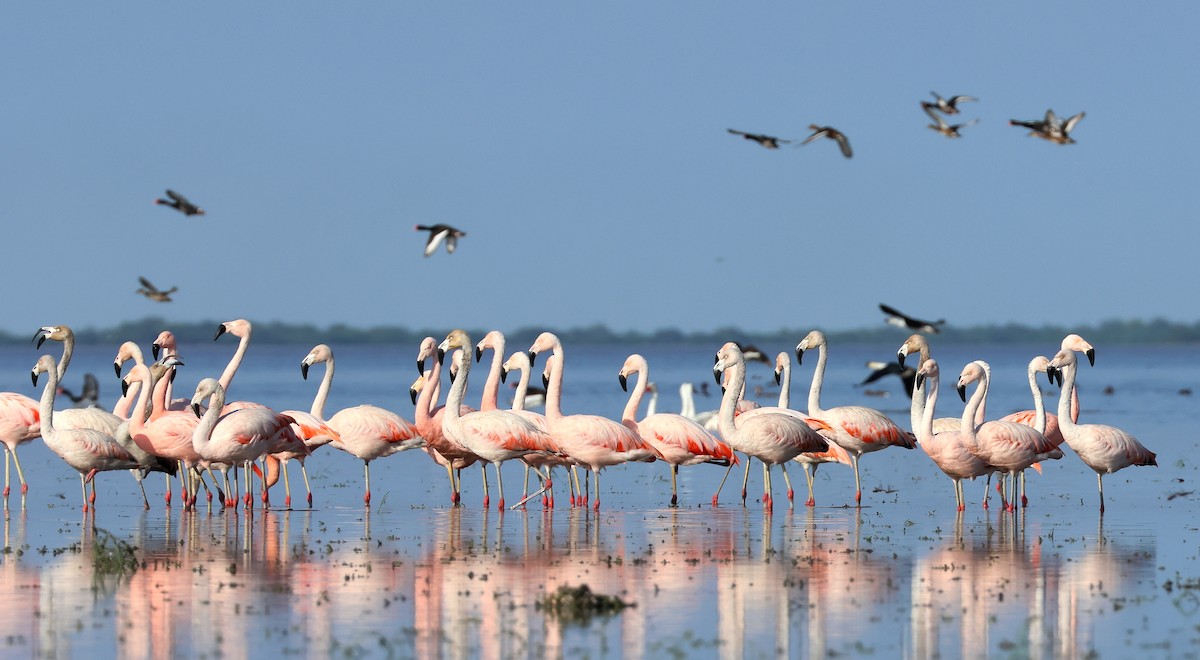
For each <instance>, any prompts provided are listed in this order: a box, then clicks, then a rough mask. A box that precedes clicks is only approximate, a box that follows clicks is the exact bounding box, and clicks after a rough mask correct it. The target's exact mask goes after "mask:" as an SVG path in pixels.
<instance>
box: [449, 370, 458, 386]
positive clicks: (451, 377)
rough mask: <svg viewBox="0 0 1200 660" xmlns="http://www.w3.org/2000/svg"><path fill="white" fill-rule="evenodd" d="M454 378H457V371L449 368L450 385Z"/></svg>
mask: <svg viewBox="0 0 1200 660" xmlns="http://www.w3.org/2000/svg"><path fill="white" fill-rule="evenodd" d="M456 378H458V372H457V371H454V370H453V369H451V370H450V384H451V385H453V384H454V379H456Z"/></svg>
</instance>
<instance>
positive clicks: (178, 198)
mask: <svg viewBox="0 0 1200 660" xmlns="http://www.w3.org/2000/svg"><path fill="white" fill-rule="evenodd" d="M167 197H168V198H169V199H163V198H161V197H160V198H158V199H156V200H154V203H155V204H161V205H163V206H169V207H171V208H173V209H175V210H176V211H179V212H180V213H182V214H184V215H204V209H202V208H200V207H199V206H196V205H195V204H193V203H191V202H189V201H188V199H187V197H184V196H183V195H180V194H179V193H177V192H175V191H174V190H167Z"/></svg>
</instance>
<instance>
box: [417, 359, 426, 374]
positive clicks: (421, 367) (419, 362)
mask: <svg viewBox="0 0 1200 660" xmlns="http://www.w3.org/2000/svg"><path fill="white" fill-rule="evenodd" d="M417 373H418V374H420V375H422V376H424V375H425V360H417Z"/></svg>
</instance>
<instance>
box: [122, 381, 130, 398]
mask: <svg viewBox="0 0 1200 660" xmlns="http://www.w3.org/2000/svg"><path fill="white" fill-rule="evenodd" d="M126 394H129V383H128V382H126V381H125V379H124V378H122V379H121V396H125V395H126Z"/></svg>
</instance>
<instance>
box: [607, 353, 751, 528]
mask: <svg viewBox="0 0 1200 660" xmlns="http://www.w3.org/2000/svg"><path fill="white" fill-rule="evenodd" d="M635 373H636V374H638V380H637V383H636V384H635V385H634V387H633V391H632V392H631V393H630V395H629V401H628V402H627V403H626V404H625V410H624V412H623V413H622V414H621V423H622V424H624V425H625V426H627V427H628V428H630V429H632V430H633V431H634V432H635V433H637V434H638V435H640V436H641V437H642V440H643V441H645V442H646V443H647V444H649V445H651V446H652V447H654V449H655V450H656V451H658V453H659V455H661V456H662V460H663V461H664V462H665V463H667V465H669V466H670V468H671V506H678V505H679V494H678V488H677V487H676V482H677V481H678V478H679V466H681V465H699V464H701V463H712V464H714V465H732V464H734V463H737V462H738V459H737V456H735V455H734V454H733V450H732V449H730V447H729V445H727V444H725V443H724V442H722V441H721V440H718V439H717V438H716V437H715V436H713V435H712V434H711V433H709V432H708V431H705V430H704V427H703V426H700V425H699V424H697V423H696V422H693V421H692V420H690V419H688V418H687V417H684V416H682V415H672V414H670V413H655V414H647V415H646V416H645V417H643V418H642V420H641V421H638V420H637V410H638V406H639V405H640V404H641V402H642V395H643V394H644V393H645V391H646V387H645V386H643V383H648V382H649V380H650V367H649V365H648V364H647V363H646V358H644V357H642V356H641V355H639V354H637V353H634V354H633V355H630V356H629V357H628V358H626V359H625V364H623V365H622V366H621V371H620V372H618V373H617V378H618V380H620V382H621V389H622V390H626V391H628V388H627V381H628V378H629V376H630V375H631V374H635ZM716 503H717V496H716V495H713V504H714V505H715V504H716Z"/></svg>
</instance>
